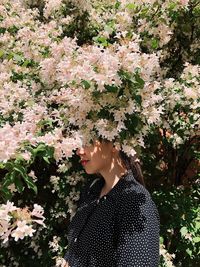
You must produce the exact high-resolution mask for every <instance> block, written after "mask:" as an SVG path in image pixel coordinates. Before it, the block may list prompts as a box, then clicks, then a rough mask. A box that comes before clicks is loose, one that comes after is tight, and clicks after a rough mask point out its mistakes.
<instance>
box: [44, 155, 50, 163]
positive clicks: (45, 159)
mask: <svg viewBox="0 0 200 267" xmlns="http://www.w3.org/2000/svg"><path fill="white" fill-rule="evenodd" d="M42 158H43V159H44V161H46V162H47V163H48V164H50V161H49V157H46V156H45V157H42Z"/></svg>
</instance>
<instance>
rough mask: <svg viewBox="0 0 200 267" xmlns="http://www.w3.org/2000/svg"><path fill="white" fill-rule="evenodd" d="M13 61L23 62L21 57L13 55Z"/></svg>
mask: <svg viewBox="0 0 200 267" xmlns="http://www.w3.org/2000/svg"><path fill="white" fill-rule="evenodd" d="M13 59H14V60H15V61H17V62H21V61H22V60H23V57H22V56H20V55H17V54H14V57H13Z"/></svg>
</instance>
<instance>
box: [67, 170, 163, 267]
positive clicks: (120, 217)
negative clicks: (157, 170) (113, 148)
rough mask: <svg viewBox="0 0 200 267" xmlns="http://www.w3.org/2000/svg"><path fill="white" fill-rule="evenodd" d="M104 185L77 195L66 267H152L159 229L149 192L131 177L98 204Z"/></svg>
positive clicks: (100, 182) (94, 185)
mask: <svg viewBox="0 0 200 267" xmlns="http://www.w3.org/2000/svg"><path fill="white" fill-rule="evenodd" d="M103 184H104V179H103V178H98V179H97V180H96V181H95V183H92V186H91V187H90V186H88V187H87V186H86V187H85V189H84V190H83V191H82V194H81V199H80V201H79V203H78V209H77V211H76V213H75V215H74V216H73V218H72V220H71V222H70V225H69V227H68V243H69V247H68V251H67V253H66V254H65V259H66V260H67V261H68V262H69V266H70V267H125V266H126V267H129V266H133V267H157V266H158V265H159V230H160V229H159V226H160V220H159V215H158V211H157V208H156V206H155V204H154V202H153V201H152V199H151V196H150V194H149V192H148V191H147V190H146V189H145V188H144V187H143V186H142V185H140V184H139V183H138V182H137V181H136V180H135V178H134V177H133V174H132V172H131V171H128V174H126V175H124V176H123V177H121V179H120V180H119V181H118V183H117V184H116V185H115V186H114V187H113V188H112V189H111V190H110V191H109V192H108V193H107V194H106V195H104V196H103V197H101V198H100V199H98V198H99V195H100V192H101V188H102V187H103Z"/></svg>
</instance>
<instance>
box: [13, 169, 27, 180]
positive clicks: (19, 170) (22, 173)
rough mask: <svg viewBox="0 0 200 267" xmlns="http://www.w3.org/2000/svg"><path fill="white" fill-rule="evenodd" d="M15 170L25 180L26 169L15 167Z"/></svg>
mask: <svg viewBox="0 0 200 267" xmlns="http://www.w3.org/2000/svg"><path fill="white" fill-rule="evenodd" d="M13 170H15V171H17V172H18V173H19V174H20V175H21V176H22V177H23V178H24V177H26V175H27V174H26V169H25V168H24V167H23V166H15V167H14V168H13Z"/></svg>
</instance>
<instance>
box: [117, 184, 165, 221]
mask: <svg viewBox="0 0 200 267" xmlns="http://www.w3.org/2000/svg"><path fill="white" fill-rule="evenodd" d="M118 212H119V216H120V217H125V218H136V217H137V216H138V217H143V216H145V217H146V218H149V219H151V218H154V220H156V221H157V222H158V223H159V220H160V219H159V213H158V210H157V207H156V205H155V203H154V201H153V199H152V197H151V195H150V193H149V191H148V190H147V189H146V188H145V187H144V186H143V185H141V184H140V183H138V182H137V181H136V180H133V182H131V183H129V185H128V186H126V187H125V188H124V189H123V190H122V192H121V194H120V197H119V205H118Z"/></svg>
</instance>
